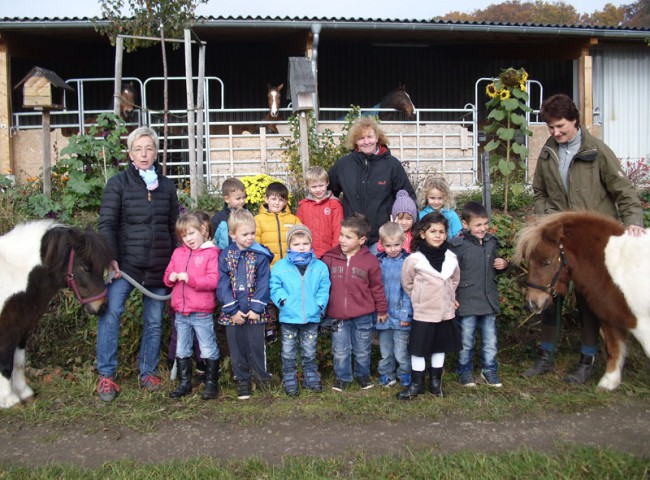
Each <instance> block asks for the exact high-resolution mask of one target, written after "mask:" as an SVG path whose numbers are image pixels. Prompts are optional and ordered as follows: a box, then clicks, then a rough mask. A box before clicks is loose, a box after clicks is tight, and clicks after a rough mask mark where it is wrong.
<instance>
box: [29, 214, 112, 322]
mask: <svg viewBox="0 0 650 480" xmlns="http://www.w3.org/2000/svg"><path fill="white" fill-rule="evenodd" d="M42 258H43V264H44V265H46V266H47V268H48V270H49V271H50V273H51V275H52V276H53V278H57V279H61V280H60V287H61V288H63V287H65V286H68V287H70V288H71V289H72V290H73V291H74V293H75V296H76V297H77V300H78V301H79V303H81V304H82V305H83V307H84V309H85V310H86V312H88V313H90V314H99V313H101V311H102V310H103V309H104V306H105V304H106V302H107V298H106V284H105V283H104V273H105V271H106V270H107V269H108V266H109V263H110V261H111V259H112V258H113V253H112V251H111V248H110V247H109V245H108V243H107V242H106V240H105V239H104V238H103V237H102V236H101V235H100V234H98V233H96V232H95V231H94V230H93V229H92V228H91V227H88V228H87V229H86V230H83V231H82V230H80V229H78V228H73V227H63V226H60V227H54V228H52V229H51V230H50V231H48V233H47V234H46V235H45V237H44V242H43V246H42Z"/></svg>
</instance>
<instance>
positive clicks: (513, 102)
mask: <svg viewBox="0 0 650 480" xmlns="http://www.w3.org/2000/svg"><path fill="white" fill-rule="evenodd" d="M501 105H503V108H505V109H506V110H507V111H508V112H512V111H514V110H517V108H519V100H517V99H516V98H507V99H506V100H503V101H502V102H501Z"/></svg>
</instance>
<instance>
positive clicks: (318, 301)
mask: <svg viewBox="0 0 650 480" xmlns="http://www.w3.org/2000/svg"><path fill="white" fill-rule="evenodd" d="M287 246H288V247H289V248H288V250H287V256H286V257H284V258H283V259H281V260H279V261H278V262H277V263H276V264H275V265H274V267H273V270H272V271H271V300H273V303H275V304H276V305H277V306H278V307H279V309H280V332H281V336H282V382H283V384H284V391H285V392H286V394H287V395H289V396H290V397H295V396H297V395H299V394H300V390H299V389H298V372H297V363H298V362H297V360H298V345H300V361H301V363H302V373H303V382H302V383H303V387H304V388H306V389H308V390H311V391H312V392H317V393H319V392H321V391H322V388H323V387H322V383H321V378H320V374H319V373H318V365H317V363H316V346H317V343H318V325H319V323H320V319H321V316H322V315H323V313H324V312H325V309H326V308H327V302H328V301H329V295H330V285H331V284H330V276H329V270H328V268H327V266H326V265H325V264H324V263H323V262H322V261H320V260H318V258H316V255H314V250H313V249H312V235H311V231H310V230H309V228H307V227H306V226H305V225H294V226H293V227H291V228H290V229H289V231H288V232H287Z"/></svg>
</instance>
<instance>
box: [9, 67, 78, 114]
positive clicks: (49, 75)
mask: <svg viewBox="0 0 650 480" xmlns="http://www.w3.org/2000/svg"><path fill="white" fill-rule="evenodd" d="M21 85H22V87H23V107H25V108H33V109H35V110H62V109H63V108H65V102H64V91H65V90H68V91H72V92H73V91H74V88H72V87H71V86H70V85H68V84H67V83H65V82H64V81H63V80H62V79H61V77H59V76H58V75H57V74H56V73H54V72H53V71H52V70H47V69H46V68H41V67H34V68H32V70H31V71H30V72H29V73H28V74H27V75H26V76H25V78H23V79H22V80H21V81H20V82H19V83H18V85H16V87H15V88H18V87H20V86H21Z"/></svg>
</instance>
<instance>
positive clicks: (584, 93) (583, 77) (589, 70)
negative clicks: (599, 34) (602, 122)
mask: <svg viewBox="0 0 650 480" xmlns="http://www.w3.org/2000/svg"><path fill="white" fill-rule="evenodd" d="M593 95H594V88H593V63H592V57H591V55H590V54H589V47H584V48H583V49H582V52H581V53H580V59H579V60H578V97H579V103H580V105H579V109H580V118H581V119H582V122H581V123H582V126H583V127H584V128H586V129H587V130H588V131H590V130H591V128H592V127H593V125H594V97H593Z"/></svg>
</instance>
